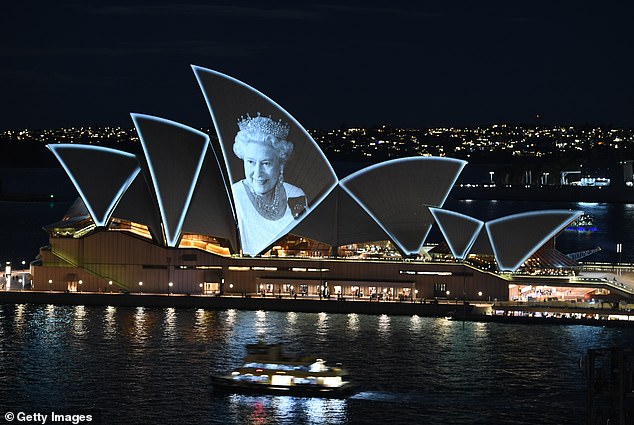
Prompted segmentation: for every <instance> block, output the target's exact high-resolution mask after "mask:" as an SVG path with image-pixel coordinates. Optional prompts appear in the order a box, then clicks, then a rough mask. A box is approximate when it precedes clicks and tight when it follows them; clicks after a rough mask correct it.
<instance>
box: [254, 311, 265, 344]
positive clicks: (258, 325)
mask: <svg viewBox="0 0 634 425" xmlns="http://www.w3.org/2000/svg"><path fill="white" fill-rule="evenodd" d="M255 334H256V335H257V337H258V339H263V337H264V336H265V335H266V312H265V311H263V310H258V311H256V312H255Z"/></svg>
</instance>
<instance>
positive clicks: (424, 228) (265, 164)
mask: <svg viewBox="0 0 634 425" xmlns="http://www.w3.org/2000/svg"><path fill="white" fill-rule="evenodd" d="M193 71H194V74H195V76H196V79H197V80H198V83H199V85H200V88H201V90H202V93H203V96H204V98H205V100H206V102H207V105H208V107H209V111H210V113H211V118H212V120H213V124H214V128H215V132H216V136H217V138H216V137H212V138H210V137H209V136H208V135H207V134H205V133H203V132H201V131H198V130H196V129H193V128H190V127H188V126H186V125H183V124H179V123H176V122H173V121H169V120H167V119H164V118H158V117H154V116H149V115H143V114H137V113H134V114H132V120H133V122H134V125H135V127H136V130H137V133H138V135H139V139H140V146H141V148H142V151H141V149H139V152H138V153H137V154H133V153H129V152H123V151H120V150H115V149H110V148H104V147H97V146H93V145H79V144H52V145H49V148H50V150H51V151H52V153H53V154H54V155H55V157H56V158H57V159H58V160H59V162H60V164H61V166H62V167H63V168H64V170H65V171H66V173H67V174H68V177H69V178H70V180H71V181H72V183H73V184H74V186H75V187H76V189H77V191H78V193H79V198H78V200H77V202H75V204H74V205H73V207H72V208H71V209H70V210H69V212H68V213H67V214H66V216H65V217H63V219H62V220H61V221H59V222H57V223H52V224H50V225H48V226H46V230H47V231H48V232H49V238H50V239H49V240H50V243H49V245H48V246H47V247H44V248H42V249H41V250H40V255H39V259H38V261H37V262H36V263H34V264H33V267H32V274H33V283H34V287H35V288H39V289H47V290H48V289H52V290H70V291H77V290H81V291H119V290H123V291H130V292H144V293H188V294H201V293H202V294H255V293H257V294H265V295H266V294H275V295H278V294H280V295H282V294H283V295H293V296H324V297H327V296H329V295H335V294H337V295H342V296H349V297H375V298H382V297H386V298H401V299H403V298H404V299H423V298H434V297H436V298H438V297H447V298H454V297H458V298H462V297H466V298H467V299H494V298H495V299H499V300H505V299H509V286H510V282H512V274H511V273H507V272H514V271H516V270H517V269H519V268H521V267H523V265H524V267H525V264H526V262H527V260H529V259H530V258H531V256H532V255H534V254H535V253H538V252H545V251H554V250H553V249H552V248H553V246H552V241H553V238H554V236H555V235H556V234H557V233H558V232H560V231H561V230H562V229H563V228H564V227H565V226H566V225H567V224H569V223H570V222H571V221H573V220H574V219H575V218H576V217H577V216H578V215H579V214H580V212H577V211H568V210H546V211H535V212H528V213H526V212H524V213H520V214H514V215H511V216H506V217H500V218H498V219H495V220H492V221H487V222H483V221H481V220H478V219H476V218H473V217H469V216H467V215H464V214H461V213H459V212H455V211H449V210H446V209H443V204H444V203H445V200H446V199H447V196H448V194H449V192H450V191H451V189H452V187H453V185H454V183H455V182H456V179H457V178H458V176H459V174H460V173H461V171H462V169H463V168H464V167H465V165H466V162H465V161H462V160H457V159H451V158H445V157H409V158H402V159H397V160H392V161H387V162H382V163H378V164H374V165H372V166H370V167H367V168H365V169H362V170H360V171H357V172H355V173H353V174H351V175H348V176H345V177H343V178H339V177H338V176H337V175H336V173H335V172H334V170H333V167H332V166H331V164H330V163H329V162H328V160H327V159H326V157H325V156H324V154H323V152H322V151H321V149H320V147H319V146H318V145H317V144H316V143H315V141H314V140H313V139H312V137H311V136H310V135H309V133H308V132H307V131H306V130H305V129H304V128H303V127H302V126H301V125H300V124H299V122H297V121H296V120H295V119H294V118H293V117H292V116H291V115H290V114H289V113H288V112H286V111H285V110H284V109H283V108H282V107H280V106H279V105H278V104H276V103H275V102H274V101H272V100H271V99H270V98H268V97H267V96H265V95H264V94H262V93H260V92H259V91H257V90H255V89H254V88H252V87H249V86H248V85H246V84H244V83H242V82H240V81H238V80H236V79H233V78H231V77H229V76H227V75H224V74H221V73H218V72H215V71H212V70H208V69H204V68H200V67H196V66H194V67H193ZM432 226H438V229H439V230H440V232H441V233H442V236H443V237H444V239H445V242H444V243H443V244H441V245H437V246H436V247H435V248H433V249H430V247H429V246H428V245H426V244H425V242H426V238H427V236H428V234H429V232H430V229H431V228H432ZM443 248H444V249H443ZM560 257H562V258H564V259H563V260H562V261H564V262H565V256H563V255H561V254H560ZM570 261H571V260H570ZM571 263H572V261H571Z"/></svg>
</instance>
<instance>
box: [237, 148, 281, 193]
mask: <svg viewBox="0 0 634 425" xmlns="http://www.w3.org/2000/svg"><path fill="white" fill-rule="evenodd" d="M243 161H244V176H245V178H246V180H247V183H248V184H249V186H251V188H252V189H253V191H254V192H255V193H256V194H258V195H264V194H266V193H269V192H270V191H272V190H273V189H274V188H275V184H276V183H277V182H278V181H279V178H280V174H281V172H282V161H281V160H280V158H279V156H278V155H277V153H276V152H275V150H274V149H273V148H272V147H271V146H269V145H265V144H262V143H249V144H247V145H246V147H245V149H244V158H243Z"/></svg>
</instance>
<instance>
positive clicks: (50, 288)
mask: <svg viewBox="0 0 634 425" xmlns="http://www.w3.org/2000/svg"><path fill="white" fill-rule="evenodd" d="M48 290H49V292H50V291H52V290H53V279H49V280H48Z"/></svg>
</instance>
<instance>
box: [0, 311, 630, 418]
mask: <svg viewBox="0 0 634 425" xmlns="http://www.w3.org/2000/svg"><path fill="white" fill-rule="evenodd" d="M258 339H264V340H266V341H267V342H284V343H286V345H287V348H288V350H289V351H291V352H297V353H300V352H305V353H313V354H320V355H323V356H324V357H325V358H326V359H328V360H331V361H340V362H342V363H343V364H344V366H345V367H347V368H348V369H349V371H350V373H351V375H352V376H353V377H354V378H355V380H356V381H357V382H358V383H359V384H360V386H361V390H362V392H361V393H360V394H357V395H355V396H354V397H352V398H350V399H347V400H322V399H313V398H293V397H276V396H257V397H255V396H235V395H234V396H216V395H213V393H212V392H211V391H210V386H209V375H210V374H211V373H217V372H222V371H225V370H227V369H229V368H231V367H233V366H237V365H238V364H239V361H240V359H241V358H242V356H243V355H244V344H246V343H250V342H255V341H256V340H258ZM615 345H620V346H622V345H629V346H634V330H631V329H613V328H601V327H585V326H526V325H500V324H494V323H488V324H481V323H464V324H463V323H457V322H449V321H447V320H445V319H430V318H420V317H417V316H414V317H407V316H404V317H401V316H385V315H383V316H365V315H355V314H350V315H344V314H340V315H336V314H325V313H321V314H306V313H277V312H276V313H272V312H262V311H259V312H246V311H235V310H228V311H220V312H215V311H206V310H195V309H182V310H177V309H171V308H166V309H148V308H114V307H84V306H76V307H71V306H52V305H49V306H36V305H16V306H14V305H0V383H1V385H2V395H1V397H0V416H2V415H4V412H6V411H13V412H18V411H20V410H22V411H40V412H41V411H43V412H46V411H50V410H57V411H60V410H66V411H69V410H70V411H74V410H78V411H80V410H81V411H85V410H87V409H88V410H90V411H92V412H97V413H98V415H99V416H100V417H101V419H102V421H103V423H112V424H127V423H135V424H148V423H156V424H177V423H183V424H203V423H210V424H385V423H387V424H427V423H429V424H432V423H433V424H467V423H469V424H535V423H547V424H579V423H583V421H584V388H585V382H584V379H583V376H582V374H581V371H580V369H579V366H578V361H579V358H580V356H581V355H582V354H583V353H585V351H586V350H587V349H589V348H600V347H611V346H615Z"/></svg>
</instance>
